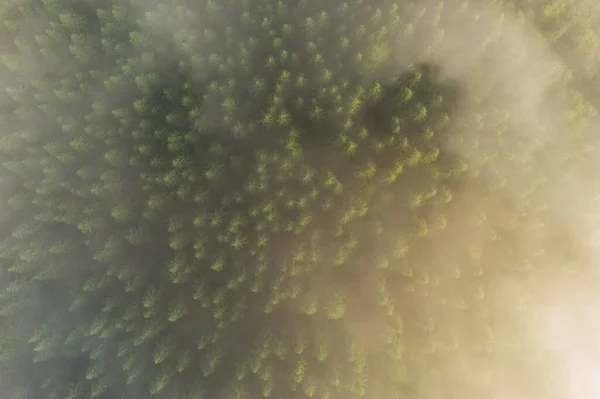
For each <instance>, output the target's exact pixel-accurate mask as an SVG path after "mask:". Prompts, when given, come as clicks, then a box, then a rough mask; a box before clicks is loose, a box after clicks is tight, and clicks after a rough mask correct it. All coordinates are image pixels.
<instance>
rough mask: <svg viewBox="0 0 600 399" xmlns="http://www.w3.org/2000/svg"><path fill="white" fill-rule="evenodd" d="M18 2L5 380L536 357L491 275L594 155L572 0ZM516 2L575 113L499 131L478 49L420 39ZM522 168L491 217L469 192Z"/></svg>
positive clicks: (2, 224) (112, 380)
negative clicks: (487, 0) (515, 138)
mask: <svg viewBox="0 0 600 399" xmlns="http://www.w3.org/2000/svg"><path fill="white" fill-rule="evenodd" d="M34 3H35V2H29V1H12V2H7V4H6V5H2V6H0V14H1V15H2V17H3V19H4V21H3V22H4V27H5V28H6V29H5V30H4V31H3V35H4V36H6V37H7V40H6V43H7V45H2V49H1V50H0V52H1V55H2V57H1V63H0V65H1V66H2V67H3V75H2V76H3V82H2V84H1V86H2V91H3V93H4V94H5V97H6V101H5V103H3V104H5V105H6V107H5V108H6V109H7V112H6V114H5V115H3V117H2V118H1V120H0V124H1V125H2V137H1V138H0V159H2V163H1V165H2V166H1V169H0V231H2V232H3V235H2V237H0V238H1V240H0V285H1V286H2V290H1V291H0V386H1V387H2V392H1V393H0V397H2V398H4V397H6V398H23V399H26V398H73V399H75V398H77V399H79V398H81V399H83V398H90V397H92V398H100V399H109V398H121V397H122V398H131V399H137V398H148V397H150V396H153V397H157V398H158V397H160V398H163V397H164V398H173V399H200V398H207V397H213V396H214V397H217V396H219V397H223V398H228V399H246V398H254V397H256V396H257V395H261V396H264V397H265V398H271V397H290V396H293V397H296V396H297V397H301V396H308V397H310V398H321V399H335V398H342V397H343V398H347V397H353V396H354V397H356V396H359V397H368V396H373V397H379V396H386V395H388V396H393V397H394V398H398V399H399V398H403V397H421V396H422V397H425V396H427V394H428V393H429V391H428V392H425V393H423V392H420V391H419V389H423V388H422V387H429V386H436V387H446V386H448V387H450V386H452V387H455V388H456V387H459V388H460V389H459V388H456V389H455V390H451V389H448V392H447V394H448V395H451V396H452V395H454V392H460V393H461V394H464V396H467V397H468V396H477V395H480V394H481V392H482V391H486V390H490V389H493V388H495V387H494V386H493V385H492V384H487V385H486V383H485V378H483V377H482V376H478V377H477V378H478V379H479V380H481V381H479V380H478V381H479V382H477V383H476V384H480V385H481V386H479V387H478V388H477V389H475V388H473V386H474V384H475V383H473V384H471V381H475V379H476V377H475V376H472V375H469V374H466V373H465V370H466V368H465V367H466V366H465V367H463V368H461V367H462V366H461V365H464V364H466V363H467V362H468V361H469V360H470V359H473V358H477V359H478V363H477V367H478V368H480V369H481V374H482V375H484V374H485V373H488V372H490V370H495V369H494V367H496V366H495V363H494V360H493V359H494V356H496V355H498V356H503V359H504V358H510V357H515V356H516V357H519V359H520V360H519V362H514V364H513V363H511V367H512V371H513V372H515V373H518V372H524V371H528V370H532V369H536V368H539V365H540V364H543V365H545V366H547V365H548V364H550V363H551V362H550V361H547V359H541V358H540V359H530V358H527V357H526V356H525V354H524V352H525V351H519V350H513V349H507V348H519V347H526V345H527V344H528V342H527V341H526V339H525V338H524V337H525V336H527V334H525V333H524V331H525V329H526V328H529V327H528V326H529V325H530V323H531V318H530V317H529V316H528V315H526V314H524V313H523V312H522V311H520V310H515V309H514V308H512V307H510V305H507V301H506V298H502V297H501V295H499V294H498V293H497V292H496V290H494V285H493V284H494V280H493V278H494V276H497V275H499V274H503V275H506V278H515V279H516V278H526V279H530V280H532V281H534V280H535V278H536V277H535V276H536V275H535V273H536V272H541V271H544V270H547V269H548V268H549V266H548V265H555V264H556V262H555V261H552V259H551V258H552V254H556V252H553V251H552V248H549V247H548V248H546V247H545V244H546V243H545V242H541V243H539V245H538V244H536V245H533V246H531V247H528V246H527V245H523V243H518V242H515V240H514V238H513V237H518V234H519V230H518V229H519V226H522V225H523V224H524V223H525V220H535V221H538V220H539V221H544V220H547V218H549V217H550V216H551V215H553V214H554V213H556V212H557V210H556V209H554V206H553V205H552V204H550V203H545V204H543V205H540V206H535V205H536V204H538V205H539V204H540V202H542V201H541V200H540V198H542V197H544V196H545V194H546V193H547V192H549V190H551V188H552V187H553V185H554V184H558V185H561V184H564V182H565V181H566V180H568V179H569V178H571V176H578V173H582V171H589V170H593V161H594V154H595V153H594V151H593V145H592V144H590V143H589V141H587V140H589V137H590V136H591V133H590V126H591V122H592V121H593V118H595V117H596V114H597V111H596V110H597V109H598V106H600V102H599V101H598V96H597V93H593V90H592V89H591V88H592V87H595V85H594V84H593V81H592V78H591V77H590V70H594V68H595V64H592V63H591V61H586V62H585V63H582V64H585V65H583V66H581V65H578V64H577V62H575V61H572V60H581V59H586V60H597V58H594V57H593V56H592V55H593V54H595V53H596V51H595V49H594V48H593V46H594V45H593V43H595V42H597V40H596V37H595V33H594V32H595V31H594V29H593V26H591V25H590V26H587V25H586V24H589V21H588V22H586V21H584V19H585V18H581V15H585V13H582V12H573V11H569V9H571V7H575V4H571V3H569V4H568V5H567V6H565V5H561V4H562V3H560V2H558V3H557V2H556V1H552V2H551V1H549V0H548V1H546V0H539V1H534V2H517V1H505V2H496V3H498V4H496V6H497V7H498V9H499V10H503V12H505V13H504V14H502V15H505V16H503V17H501V18H500V17H499V18H498V20H497V21H495V22H494V23H493V24H491V23H490V24H487V23H483V24H482V23H481V22H477V21H482V20H486V21H487V19H486V18H480V16H479V15H478V14H477V12H478V11H477V9H478V8H480V7H478V6H475V5H477V3H474V4H472V5H471V3H467V2H460V4H459V3H455V2H445V3H443V4H442V3H439V4H438V5H435V6H433V7H429V6H427V7H426V6H425V5H422V4H420V3H419V2H413V3H410V4H409V3H406V4H404V3H397V4H389V3H387V2H383V1H378V0H377V1H375V2H364V1H362V0H351V1H348V2H342V3H336V2H311V1H307V0H302V1H299V2H298V4H297V5H294V6H293V7H292V5H291V4H288V3H286V2H284V1H279V0H260V1H257V0H239V1H238V0H233V1H213V0H208V1H204V0H203V1H196V2H189V1H184V0H172V1H168V2H166V1H165V2H162V3H160V2H147V3H148V4H146V3H144V6H143V7H142V8H143V9H144V12H143V13H140V9H139V5H138V4H135V3H136V2H135V1H134V2H128V1H126V2H119V4H118V5H108V4H105V2H101V1H96V0H85V1H83V0H82V1H70V0H43V1H42V2H40V4H39V5H35V6H34ZM334 3H335V4H334ZM525 3H527V4H528V5H527V7H528V8H525V6H524V4H525ZM140 4H141V3H140ZM442 6H443V7H442ZM513 12H514V13H516V15H521V17H520V18H521V19H522V21H523V23H526V24H529V25H531V26H530V27H531V29H537V30H538V31H539V32H540V33H541V35H540V40H544V38H545V40H546V41H547V44H548V46H550V47H551V48H552V49H553V50H555V51H557V52H559V53H560V57H558V58H561V59H564V60H566V61H565V63H567V64H568V65H567V66H568V68H565V71H564V73H563V72H561V73H557V74H556V75H557V77H556V79H555V80H552V79H553V78H548V79H549V80H550V83H549V84H548V86H549V89H548V90H549V92H551V95H548V98H552V99H558V100H557V101H561V102H563V103H564V104H566V105H564V104H563V105H564V109H565V110H566V111H565V112H563V113H562V114H560V115H559V114H558V113H557V115H554V116H553V117H554V118H555V119H553V120H552V122H548V121H544V120H540V121H539V123H536V125H539V126H535V128H534V127H532V132H530V133H531V135H529V134H528V135H527V137H528V138H531V137H535V139H531V140H529V139H523V142H522V143H518V145H515V146H514V148H512V146H509V145H508V144H510V140H509V139H507V137H508V136H509V135H510V134H512V133H513V132H512V131H513V130H514V129H515V127H514V125H515V117H514V115H513V114H512V112H513V111H514V110H513V108H514V107H511V106H509V105H507V104H503V103H502V101H497V100H498V99H503V98H506V97H507V96H508V97H510V93H507V90H506V87H505V85H503V84H502V82H501V81H497V80H495V79H496V77H495V76H494V73H493V71H494V68H490V71H487V70H486V73H483V74H482V75H485V76H488V75H489V79H488V78H485V77H483V78H481V77H478V76H477V75H476V74H473V76H472V79H482V80H481V81H479V80H477V81H475V82H474V84H471V81H469V80H468V79H467V78H465V82H462V81H461V82H459V85H462V86H464V87H462V86H461V87H460V88H458V89H457V88H456V87H454V86H453V83H451V82H450V83H449V82H447V81H443V80H441V79H440V78H439V76H438V73H437V72H436V69H435V68H436V67H437V66H436V65H431V64H419V63H416V60H417V59H423V60H427V59H437V58H439V57H436V56H432V55H435V51H438V49H444V48H446V47H444V46H447V45H452V44H453V43H452V42H451V41H452V40H455V39H453V38H452V36H453V35H452V34H451V33H452V32H447V33H445V31H444V29H443V28H445V27H446V26H463V25H464V26H473V27H474V31H475V32H476V34H473V38H472V39H473V43H471V42H470V43H468V44H467V46H472V48H473V49H474V50H473V51H479V50H475V49H480V48H481V49H486V48H488V49H489V48H491V47H485V46H489V45H491V44H490V43H488V42H486V40H488V38H490V39H489V40H492V39H491V38H492V37H496V36H498V35H500V36H501V35H502V33H501V32H503V31H502V29H507V28H506V25H503V24H504V23H505V22H503V21H504V19H505V18H508V16H509V15H511V14H512V13H513ZM519 13H521V14H519ZM474 21H475V22H474ZM473 24H475V25H473ZM484 25H485V26H484ZM488 25H489V26H488ZM503 26H504V28H502V27H503ZM446 40H449V41H450V42H447V41H446ZM3 42H4V41H3ZM574 43H576V44H577V45H576V46H575V45H573V44H574ZM486 51H487V50H486ZM490 51H492V50H490ZM413 53H414V54H413ZM403 54H404V55H406V54H408V58H409V59H408V60H405V59H404V58H403V57H400V56H399V55H403ZM442 58H443V57H442ZM408 61H414V62H415V63H413V64H406V65H405V64H404V63H406V62H408ZM486 62H487V61H486ZM511 62H514V63H515V65H516V66H517V67H518V68H522V69H523V70H525V69H526V67H527V65H521V64H519V63H520V62H522V61H519V60H518V59H515V60H512V59H511ZM397 71H404V72H401V73H400V75H398V76H396V74H397V73H398V72H397ZM469 79H471V77H469ZM488 80H489V82H488ZM482 82H483V83H485V84H482ZM509 86H510V85H509ZM510 87H512V86H510ZM473 88H480V89H481V90H480V92H475V93H473V91H474V90H473ZM461 96H463V97H464V98H463V97H461ZM470 100H473V101H471V102H473V103H474V104H476V105H473V107H474V109H473V110H472V112H468V113H467V112H465V114H464V115H463V114H461V112H457V109H458V108H459V107H458V106H457V104H462V103H464V104H469V102H468V101H470ZM549 101H550V100H549ZM552 101H553V100H552ZM490 104H492V105H490ZM561 104H562V103H561ZM13 111H14V112H13ZM451 118H452V119H451ZM554 123H556V124H557V125H559V126H562V127H564V130H565V131H566V132H567V133H568V137H569V140H571V141H572V143H573V146H570V148H568V149H566V148H563V146H560V145H556V142H555V141H553V138H552V137H551V136H552V135H551V134H549V132H554V131H555V128H554V127H553V125H552V124H554ZM551 129H554V130H551ZM567 133H565V134H567ZM571 141H570V142H571ZM494 165H514V167H515V168H519V169H518V173H515V174H514V175H513V174H510V173H507V172H506V170H505V168H502V167H499V168H495V167H494ZM538 169H539V170H542V172H540V173H541V174H542V175H539V174H537V172H535V171H536V170H538ZM515 170H517V169H515ZM554 170H560V171H562V172H561V173H562V175H561V176H562V177H560V178H557V179H558V180H557V179H555V178H554V177H553V176H550V172H547V171H554ZM586 173H587V172H586ZM536 174H537V175H536ZM561 179H562V180H561ZM514 187H522V188H523V189H522V192H521V193H518V195H516V197H518V199H517V200H515V201H514V202H515V203H514V204H512V205H510V206H508V208H507V211H506V212H504V213H502V214H501V215H495V214H494V212H493V211H490V210H489V209H486V204H481V203H480V202H479V201H478V198H489V201H490V202H493V201H500V198H505V197H506V195H507V194H508V192H509V191H511V190H512V191H515V190H514ZM509 189H510V190H509ZM594 189H595V188H593V189H592V188H590V190H591V191H593V190H594ZM516 190H517V191H518V189H516ZM474 191H476V192H477V194H480V195H481V196H479V195H475V194H474ZM512 191H511V193H512ZM595 194H597V193H595ZM511 195H512V194H511ZM511 198H512V197H511ZM511 206H513V207H514V209H512V208H510V207H511ZM568 212H571V213H569V215H571V214H573V215H575V216H574V217H575V218H576V217H580V216H581V215H580V214H578V213H577V212H575V211H572V210H569V211H568ZM540 223H541V222H540ZM499 226H501V227H499ZM531 234H533V235H536V234H537V235H536V237H537V236H542V234H538V232H533V233H531ZM449 243H450V244H449ZM572 245H573V246H574V248H573V249H572V253H577V250H578V249H579V248H580V247H581V246H582V245H583V244H580V243H574V244H572ZM548 254H550V255H548ZM561 256H563V255H562V254H561V255H560V256H559V257H557V258H560V257H561ZM498 259H502V260H505V261H506V263H507V264H511V265H515V266H511V267H507V268H505V270H504V269H503V270H502V271H500V270H497V269H496V268H495V265H497V262H498ZM565 268H567V266H565ZM575 269H576V268H575V267H574V266H573V267H570V269H569V270H571V271H573V270H575ZM552 271H553V272H556V270H554V269H553V270H552ZM510 273H515V274H514V275H510ZM523 301H525V299H523ZM511 303H512V302H511ZM499 315H501V316H499ZM453 320H464V321H465V323H466V324H465V325H467V324H468V327H469V328H468V330H469V331H468V333H464V334H465V336H466V335H468V338H467V339H465V337H464V336H463V335H462V334H463V333H462V332H457V331H455V330H456V329H455V328H454V326H455V325H456V324H455V323H454V322H453ZM509 341H510V342H513V343H514V345H513V346H510V345H508V344H507V345H504V344H501V342H509ZM502 345H504V346H502ZM519 345H520V346H519ZM483 353H485V354H483ZM492 355H493V356H492ZM521 355H523V356H521ZM547 367H549V366H547ZM455 370H460V371H455ZM457 373H462V374H457ZM458 380H460V381H469V383H466V382H465V383H464V384H463V383H461V382H457V381H458ZM469 384H471V385H469ZM476 384H475V385H476ZM461 389H462V390H461ZM411 392H412V393H411ZM421 394H422V395H421ZM419 395H421V396H419ZM526 396H535V395H531V393H528V395H526Z"/></svg>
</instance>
